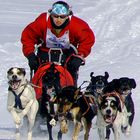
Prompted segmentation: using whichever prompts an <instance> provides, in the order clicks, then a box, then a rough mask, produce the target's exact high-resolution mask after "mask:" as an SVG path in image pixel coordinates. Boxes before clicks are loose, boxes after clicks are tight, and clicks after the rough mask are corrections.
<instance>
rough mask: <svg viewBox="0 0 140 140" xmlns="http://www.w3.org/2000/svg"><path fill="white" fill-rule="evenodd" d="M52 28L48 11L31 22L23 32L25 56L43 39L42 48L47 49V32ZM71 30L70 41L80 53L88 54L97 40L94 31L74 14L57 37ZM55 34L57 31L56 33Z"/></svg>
mask: <svg viewBox="0 0 140 140" xmlns="http://www.w3.org/2000/svg"><path fill="white" fill-rule="evenodd" d="M48 28H50V29H52V25H51V21H50V17H48V19H47V13H42V14H41V15H40V16H39V17H38V18H37V19H36V20H35V21H34V22H32V23H30V24H29V25H28V26H27V27H26V28H25V29H24V30H23V32H22V36H21V42H22V44H23V53H24V55H25V56H28V55H29V54H31V53H33V52H34V45H35V44H38V43H39V40H40V39H42V40H43V42H44V45H43V46H41V48H40V49H41V50H44V51H47V50H48V48H47V46H46V33H47V29H48ZM67 30H69V40H70V43H71V44H73V45H74V46H76V47H77V49H78V53H79V54H82V55H84V57H86V56H88V55H89V53H90V51H91V47H92V46H93V44H94V42H95V37H94V33H93V32H92V30H91V29H90V27H89V26H88V24H87V23H86V22H84V21H83V20H81V19H79V18H77V17H75V16H72V17H71V19H70V22H69V24H68V25H67V26H66V27H65V28H64V29H63V30H62V31H61V32H60V34H59V35H58V36H57V37H61V36H62V35H63V34H64V33H65V31H67ZM54 34H55V33H54Z"/></svg>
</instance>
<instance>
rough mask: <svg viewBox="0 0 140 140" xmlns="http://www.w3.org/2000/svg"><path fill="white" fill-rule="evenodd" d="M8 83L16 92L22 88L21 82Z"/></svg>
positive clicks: (11, 81) (12, 81)
mask: <svg viewBox="0 0 140 140" xmlns="http://www.w3.org/2000/svg"><path fill="white" fill-rule="evenodd" d="M8 83H9V86H10V87H11V88H12V89H13V90H16V89H18V87H19V86H20V83H21V80H10V81H9V82H8Z"/></svg>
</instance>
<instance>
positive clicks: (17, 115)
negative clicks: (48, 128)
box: [7, 67, 38, 140]
mask: <svg viewBox="0 0 140 140" xmlns="http://www.w3.org/2000/svg"><path fill="white" fill-rule="evenodd" d="M25 74H26V72H25V69H24V68H18V67H12V68H10V69H9V70H8V71H7V78H8V84H9V89H8V99H7V109H8V111H9V112H10V113H11V114H12V117H13V120H14V122H15V125H16V140H20V131H19V129H20V125H21V122H22V119H23V117H25V116H27V118H28V122H29V126H28V140H32V128H33V126H34V122H35V118H36V114H37V111H38V101H37V100H36V96H35V91H34V88H33V87H32V86H31V85H30V84H29V82H27V80H26V78H25Z"/></svg>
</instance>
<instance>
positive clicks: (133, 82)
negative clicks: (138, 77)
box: [130, 79, 136, 88]
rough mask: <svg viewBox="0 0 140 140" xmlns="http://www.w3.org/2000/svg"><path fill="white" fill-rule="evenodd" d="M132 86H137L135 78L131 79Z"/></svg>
mask: <svg viewBox="0 0 140 140" xmlns="http://www.w3.org/2000/svg"><path fill="white" fill-rule="evenodd" d="M130 86H131V88H136V82H135V79H130Z"/></svg>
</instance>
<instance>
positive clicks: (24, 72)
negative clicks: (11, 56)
mask: <svg viewBox="0 0 140 140" xmlns="http://www.w3.org/2000/svg"><path fill="white" fill-rule="evenodd" d="M19 69H20V71H22V73H23V75H24V76H25V75H26V71H25V69H24V68H19Z"/></svg>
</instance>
